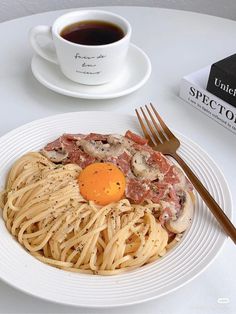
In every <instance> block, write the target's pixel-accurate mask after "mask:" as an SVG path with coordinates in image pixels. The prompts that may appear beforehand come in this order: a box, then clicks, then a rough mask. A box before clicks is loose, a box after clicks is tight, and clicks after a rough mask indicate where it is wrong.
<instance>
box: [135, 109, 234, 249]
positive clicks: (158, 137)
mask: <svg viewBox="0 0 236 314" xmlns="http://www.w3.org/2000/svg"><path fill="white" fill-rule="evenodd" d="M150 107H151V108H149V107H148V106H147V105H146V106H145V108H146V112H147V114H146V113H145V111H144V109H143V108H142V107H140V111H141V113H142V115H143V117H144V119H142V118H141V115H140V114H139V112H138V110H137V109H135V112H136V114H137V117H138V120H139V123H140V125H141V128H142V130H143V133H144V136H145V138H146V139H147V140H148V144H149V145H150V146H151V147H153V149H155V150H157V151H160V152H162V153H163V154H164V155H169V156H171V157H173V158H174V159H175V160H176V161H177V162H178V164H179V165H180V166H181V167H182V169H183V170H184V172H185V174H186V175H187V177H188V178H189V180H190V181H191V182H192V184H193V186H194V187H195V189H196V190H197V191H198V193H199V194H200V196H201V197H202V199H203V201H204V202H205V204H206V205H207V207H208V208H209V209H210V210H211V212H212V214H213V215H214V216H215V218H216V220H217V221H218V223H219V224H220V226H221V227H222V228H223V229H224V231H225V233H226V234H227V235H228V236H229V237H230V238H231V239H232V240H233V241H234V243H235V244H236V229H235V227H234V225H233V224H232V223H231V221H230V220H229V218H228V217H227V216H226V215H225V213H224V212H223V210H222V209H221V208H220V206H219V205H218V204H217V202H216V201H215V200H214V199H213V197H212V196H211V195H210V193H209V192H208V191H207V189H206V188H205V187H204V185H203V184H202V183H201V182H200V180H199V179H198V177H197V176H196V175H195V174H194V173H193V171H192V170H191V169H190V168H189V166H188V165H187V164H186V163H185V161H184V160H183V159H182V158H181V157H180V156H179V155H178V154H177V150H178V148H179V146H180V141H179V140H178V138H177V137H176V136H175V135H174V134H173V133H172V132H171V131H170V129H169V128H168V127H167V125H166V124H165V122H164V121H163V120H162V118H161V117H160V115H159V113H158V112H157V111H156V109H155V108H154V106H153V105H152V104H151V103H150ZM144 120H145V121H146V124H145V122H144ZM157 121H158V122H157ZM146 126H147V127H146ZM148 129H149V132H150V133H149V132H148ZM150 134H151V136H152V137H151V136H150Z"/></svg>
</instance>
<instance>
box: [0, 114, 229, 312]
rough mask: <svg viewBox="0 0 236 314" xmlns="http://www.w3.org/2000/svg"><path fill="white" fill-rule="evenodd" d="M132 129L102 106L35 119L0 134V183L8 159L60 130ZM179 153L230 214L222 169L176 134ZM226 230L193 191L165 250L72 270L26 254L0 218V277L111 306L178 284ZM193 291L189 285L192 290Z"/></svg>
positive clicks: (50, 294)
mask: <svg viewBox="0 0 236 314" xmlns="http://www.w3.org/2000/svg"><path fill="white" fill-rule="evenodd" d="M127 129H131V130H133V131H136V132H138V131H139V128H138V123H137V120H136V118H135V117H134V116H129V115H121V114H116V115H114V114H112V113H108V112H72V113H66V114H61V115H56V116H52V117H48V118H46V119H41V120H37V121H34V122H31V123H29V124H26V125H24V126H22V127H20V128H17V129H15V130H13V131H11V132H10V133H8V134H6V135H5V136H3V137H2V138H1V139H0V146H1V147H2V148H4V149H3V150H2V152H1V154H0V186H1V187H3V186H4V183H5V179H6V174H7V171H8V170H9V168H10V167H11V165H12V163H13V162H14V161H15V160H16V159H17V158H19V157H20V156H21V155H22V154H24V153H26V152H28V151H35V150H38V149H39V148H41V147H42V146H44V145H45V144H46V143H48V142H49V141H51V140H53V139H55V138H56V137H58V136H59V135H61V134H62V133H64V132H70V133H78V132H79V133H83V132H84V133H88V132H101V133H109V132H110V133H124V132H125V131H126V130H127ZM178 136H179V137H180V139H181V148H180V150H179V152H180V155H181V156H182V157H183V158H184V159H185V160H186V161H187V162H188V163H189V165H190V166H191V168H192V169H193V170H194V171H195V173H196V174H197V175H198V177H199V178H200V180H202V182H203V183H204V184H205V186H206V187H207V189H208V190H209V191H210V193H211V194H212V195H213V197H214V198H215V199H216V201H217V202H218V203H219V204H220V205H221V207H222V208H223V209H224V210H225V213H226V214H227V215H228V216H229V217H231V214H232V201H231V196H230V192H229V189H228V186H227V183H226V181H225V179H224V176H223V174H222V173H221V171H220V170H219V168H218V167H217V165H216V164H215V163H214V162H213V160H212V159H211V158H210V157H209V156H208V155H207V154H206V153H205V152H204V151H203V150H202V149H201V148H200V147H199V146H197V145H196V144H195V143H193V142H192V141H191V140H189V139H187V138H186V137H184V136H182V135H179V134H178ZM225 239H226V236H225V235H224V234H223V233H222V232H221V231H220V228H219V227H218V225H217V223H216V222H215V219H214V217H213V216H212V215H211V213H210V211H209V210H208V209H207V208H206V206H205V205H204V204H203V202H202V200H201V199H200V198H199V197H198V196H197V197H196V206H195V212H194V217H193V223H192V225H191V228H190V229H189V230H188V231H187V232H186V233H185V235H184V237H183V239H182V241H181V242H180V243H179V245H178V246H176V247H175V248H174V249H173V250H171V251H170V252H169V253H168V254H167V255H166V256H164V257H163V258H161V259H160V260H159V261H156V262H154V263H152V264H149V265H146V266H144V267H142V268H140V269H138V270H135V271H131V272H127V273H126V274H122V275H116V276H112V277H102V276H95V275H86V274H76V273H70V272H66V271H63V270H59V269H56V268H53V267H51V266H48V265H45V264H43V263H41V262H39V261H38V260H36V259H35V258H34V257H32V256H31V255H30V254H28V253H27V252H26V251H25V250H24V249H23V248H22V247H21V246H20V245H19V244H18V243H17V242H16V241H15V240H14V239H13V238H12V237H11V235H10V234H9V233H8V231H7V229H6V228H5V225H4V222H3V221H2V219H0V248H1V250H0V278H2V279H3V280H5V281H6V282H8V283H9V284H11V285H13V286H14V287H16V288H19V289H20V290H22V291H24V292H26V293H29V294H32V295H34V296H37V297H40V298H43V299H46V300H51V301H54V302H58V303H64V304H70V305H76V306H85V307H115V306H122V305H130V304H135V303H140V302H144V301H147V300H151V299H154V298H157V297H160V296H163V295H165V294H168V293H170V292H171V291H174V290H176V289H177V288H180V287H181V286H183V285H184V284H186V283H187V282H189V281H191V280H192V279H193V278H195V277H196V276H197V275H199V274H200V273H201V272H202V271H203V270H204V269H205V268H206V267H207V266H208V265H209V264H210V263H211V262H212V261H213V259H214V258H215V257H216V255H217V253H218V252H219V250H220V249H221V247H222V245H223V243H224V241H225ZM193 293H194V291H193Z"/></svg>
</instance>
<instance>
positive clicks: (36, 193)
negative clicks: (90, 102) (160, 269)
mask: <svg viewBox="0 0 236 314" xmlns="http://www.w3.org/2000/svg"><path fill="white" fill-rule="evenodd" d="M80 171H81V168H80V167H79V166H78V165H76V164H67V165H56V164H54V163H53V162H51V161H49V160H48V159H47V158H45V157H43V156H42V155H41V154H40V153H28V154H26V155H24V156H23V157H21V158H20V159H19V160H17V161H16V163H15V164H14V165H13V167H12V169H11V171H10V173H9V176H8V179H7V184H6V189H5V191H4V192H3V193H2V197H1V203H2V204H1V206H2V207H3V218H4V220H5V223H6V226H7V228H8V230H9V231H10V232H11V234H12V235H13V236H14V237H16V238H17V240H18V241H19V242H20V243H21V245H22V246H23V247H24V248H25V249H26V250H28V251H29V252H30V253H31V254H32V255H33V256H35V257H36V258H37V259H39V260H40V261H42V262H44V263H47V264H50V265H52V266H55V267H58V268H61V269H65V270H69V271H74V272H84V273H94V274H101V275H113V274H116V273H120V272H123V271H126V270H129V269H134V268H136V267H139V266H142V265H144V264H146V263H148V262H150V261H154V260H156V259H157V258H158V257H159V256H162V255H163V254H164V253H165V251H166V247H167V242H168V233H167V231H166V230H165V229H164V228H163V227H162V226H161V224H160V223H159V222H158V221H157V220H156V219H155V216H154V215H153V214H152V208H153V207H156V208H158V206H160V205H159V204H153V203H150V204H149V203H148V204H147V205H134V204H131V203H130V202H129V200H128V199H122V200H120V201H119V202H117V203H111V204H108V205H106V206H98V205H96V204H95V203H93V202H90V201H86V200H85V199H84V198H83V197H82V196H81V194H80V193H79V186H78V183H77V177H78V175H79V173H80Z"/></svg>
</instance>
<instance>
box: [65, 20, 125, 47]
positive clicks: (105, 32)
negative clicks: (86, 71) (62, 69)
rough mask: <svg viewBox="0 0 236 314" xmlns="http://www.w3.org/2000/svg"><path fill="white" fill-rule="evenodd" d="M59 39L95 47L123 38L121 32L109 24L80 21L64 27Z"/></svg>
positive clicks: (117, 27)
mask: <svg viewBox="0 0 236 314" xmlns="http://www.w3.org/2000/svg"><path fill="white" fill-rule="evenodd" d="M60 35H61V37H62V38H64V39H66V40H68V41H70V42H72V43H76V44H81V45H89V46H97V45H107V44H111V43H114V42H115V41H118V40H120V39H121V38H122V37H124V32H123V30H122V29H121V28H120V27H119V26H117V25H115V24H113V23H110V22H105V21H82V22H77V23H74V24H71V25H68V26H66V27H65V28H63V30H62V31H61V33H60Z"/></svg>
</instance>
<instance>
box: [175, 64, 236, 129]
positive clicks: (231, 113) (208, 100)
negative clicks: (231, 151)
mask: <svg viewBox="0 0 236 314" xmlns="http://www.w3.org/2000/svg"><path fill="white" fill-rule="evenodd" d="M210 68H211V67H210V66H208V67H205V68H203V69H201V70H199V71H197V72H194V73H191V74H189V75H186V76H184V77H183V78H182V79H181V83H180V92H179V96H180V97H181V98H182V99H183V100H185V101H186V102H188V103H189V104H190V105H192V106H193V107H195V108H196V109H198V110H200V111H201V112H202V113H204V114H206V115H207V116H208V117H209V118H211V119H213V120H214V121H216V122H217V123H219V124H220V125H222V126H223V127H225V128H227V129H228V130H229V131H231V132H232V133H234V134H235V135H236V107H233V106H232V105H230V104H228V103H227V102H226V101H224V100H222V99H220V98H218V97H217V96H215V95H213V94H211V93H210V92H209V91H207V90H206V87H207V82H208V77H209V73H210Z"/></svg>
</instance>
